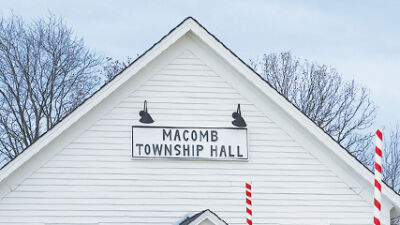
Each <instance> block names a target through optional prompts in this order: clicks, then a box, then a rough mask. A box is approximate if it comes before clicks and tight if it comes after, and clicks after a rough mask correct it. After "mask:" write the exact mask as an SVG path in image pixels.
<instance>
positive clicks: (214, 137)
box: [211, 130, 218, 142]
mask: <svg viewBox="0 0 400 225" xmlns="http://www.w3.org/2000/svg"><path fill="white" fill-rule="evenodd" d="M211 141H212V142H216V141H218V132H217V131H216V130H211Z"/></svg>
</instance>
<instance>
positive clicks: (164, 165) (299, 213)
mask: <svg viewBox="0 0 400 225" xmlns="http://www.w3.org/2000/svg"><path fill="white" fill-rule="evenodd" d="M208 51H209V50H208V49H202V48H199V45H197V44H196V43H195V41H194V40H193V39H191V38H189V37H185V38H184V39H182V40H180V41H179V42H178V43H176V44H175V45H174V46H173V47H171V48H170V49H169V50H168V51H167V52H165V53H164V54H163V55H162V56H160V58H159V59H158V60H156V61H155V62H154V63H153V64H152V65H150V67H149V68H146V69H145V70H143V71H141V72H140V73H138V74H137V75H135V76H138V77H137V78H135V77H134V78H133V79H132V80H130V81H129V82H127V83H126V85H124V86H123V87H122V88H121V89H120V90H118V91H117V92H116V93H114V94H113V95H112V96H110V97H109V99H108V101H107V102H105V103H104V107H101V106H100V107H97V108H95V111H93V112H91V113H90V114H88V116H87V118H86V119H87V121H80V123H81V125H79V124H78V125H76V126H75V127H73V128H71V131H70V133H68V135H67V134H66V138H65V141H64V142H68V143H63V140H60V143H63V144H59V145H50V146H48V150H46V151H48V152H49V153H48V154H47V155H46V156H47V157H48V158H49V159H50V160H48V161H47V162H45V163H44V164H43V163H42V164H40V163H39V162H40V159H39V156H40V155H39V156H38V157H37V158H36V159H34V161H35V162H37V163H36V164H37V166H32V169H31V170H30V172H29V173H28V172H25V173H23V174H24V175H26V177H24V179H23V180H22V182H18V184H17V183H14V184H13V181H9V182H8V183H9V184H12V185H14V186H13V187H14V188H13V191H11V192H9V193H7V194H6V195H5V196H4V197H3V198H2V199H0V224H2V225H3V224H14V225H16V224H40V225H43V224H63V223H65V224H99V225H105V224H107V225H111V224H121V225H122V224H160V225H161V224H163V225H164V224H165V225H167V224H168V225H170V224H173V223H174V222H176V221H178V220H179V219H181V218H182V217H183V216H184V215H185V214H186V213H188V212H189V213H195V212H199V211H202V210H204V209H207V208H209V209H211V210H213V211H214V212H216V213H217V214H218V215H219V216H220V217H221V218H223V219H224V220H225V221H227V222H228V223H229V224H244V222H245V214H244V209H245V204H244V203H245V198H244V182H245V181H252V182H253V204H254V206H253V211H254V217H253V218H254V223H255V224H282V225H284V224H293V225H294V224H297V225H300V224H304V225H305V224H333V223H334V224H338V225H339V224H354V225H355V224H371V221H372V219H371V216H372V207H371V203H370V202H367V201H366V200H364V199H363V198H362V197H361V196H360V195H359V194H357V193H356V192H355V191H353V190H352V189H350V188H349V185H348V184H346V183H345V182H344V181H343V180H342V179H340V178H339V177H338V176H337V175H336V174H335V173H334V172H333V171H332V170H330V169H329V168H328V166H327V165H325V164H324V163H323V162H322V161H321V160H319V159H318V158H316V157H315V156H313V154H311V153H310V151H308V150H307V149H305V148H304V147H303V146H301V145H300V144H299V142H298V141H297V140H294V139H293V138H292V137H291V136H290V135H289V134H288V133H287V132H286V131H285V130H283V129H282V128H281V127H280V125H279V124H278V123H277V122H276V121H272V120H271V119H270V118H269V115H268V112H267V113H265V112H262V111H261V110H260V109H259V107H258V106H257V105H254V104H253V101H251V100H250V99H248V98H247V97H246V96H247V94H246V93H243V92H240V91H238V90H237V89H236V88H234V87H233V86H232V83H233V82H232V81H231V80H229V79H227V77H229V76H230V75H229V73H228V72H226V74H222V73H223V71H222V72H221V70H218V71H217V70H215V69H214V68H211V67H210V66H209V65H208V64H206V63H205V61H210V60H211V61H216V62H217V61H218V60H221V59H217V58H215V59H214V58H207V59H204V58H202V57H204V55H207V53H208ZM209 57H214V56H212V54H210V56H209ZM232 79H234V78H232ZM136 86H138V88H136ZM250 91H251V90H249V92H250ZM145 99H147V100H148V102H149V104H148V108H149V112H150V113H151V115H152V116H153V118H154V120H155V121H156V123H155V124H152V125H160V126H194V127H195V126H210V127H226V126H228V127H230V126H231V121H232V117H231V114H232V112H233V111H235V110H236V105H237V104H238V103H241V105H242V114H243V116H244V118H245V119H246V122H247V124H248V133H249V161H248V162H238V161H226V162H222V161H184V160H162V159H161V160H151V159H150V160H149V159H147V160H146V159H143V160H138V159H131V157H130V154H131V153H130V150H131V146H130V144H131V141H130V140H131V126H132V125H138V124H139V123H138V122H137V121H138V119H139V116H138V112H139V111H140V110H141V109H142V107H143V101H144V100H145ZM91 121H93V123H92V122H91ZM72 131H73V132H72ZM67 136H68V138H67ZM69 140H72V141H69ZM50 152H52V154H50ZM42 154H45V153H42ZM21 176H22V175H21Z"/></svg>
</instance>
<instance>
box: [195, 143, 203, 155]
mask: <svg viewBox="0 0 400 225" xmlns="http://www.w3.org/2000/svg"><path fill="white" fill-rule="evenodd" d="M203 148H204V147H203V145H197V147H196V151H197V156H200V152H201V151H203Z"/></svg>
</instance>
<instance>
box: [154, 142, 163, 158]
mask: <svg viewBox="0 0 400 225" xmlns="http://www.w3.org/2000/svg"><path fill="white" fill-rule="evenodd" d="M153 152H154V155H159V156H161V152H162V145H157V144H153Z"/></svg>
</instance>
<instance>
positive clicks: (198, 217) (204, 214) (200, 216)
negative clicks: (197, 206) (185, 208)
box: [179, 209, 228, 225]
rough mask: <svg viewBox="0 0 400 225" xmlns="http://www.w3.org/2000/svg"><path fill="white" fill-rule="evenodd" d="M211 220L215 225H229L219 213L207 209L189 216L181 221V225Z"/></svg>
mask: <svg viewBox="0 0 400 225" xmlns="http://www.w3.org/2000/svg"><path fill="white" fill-rule="evenodd" d="M205 220H209V221H210V222H212V223H214V224H215V225H228V223H226V222H225V221H224V220H223V219H221V218H220V217H219V216H217V214H215V213H214V212H213V211H211V210H209V209H206V210H203V211H201V212H199V213H196V214H194V215H193V216H190V217H187V218H186V219H185V220H183V221H182V222H180V223H179V225H198V224H200V223H201V222H203V221H205Z"/></svg>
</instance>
